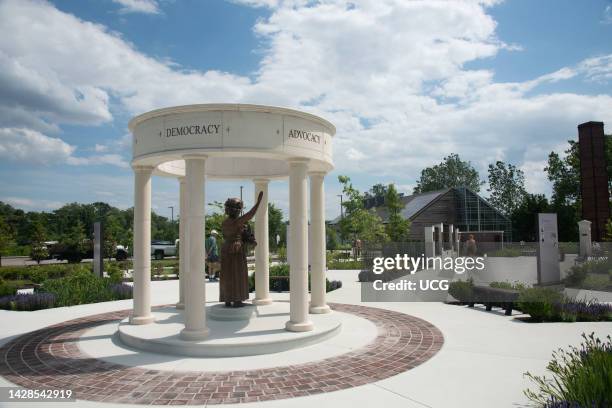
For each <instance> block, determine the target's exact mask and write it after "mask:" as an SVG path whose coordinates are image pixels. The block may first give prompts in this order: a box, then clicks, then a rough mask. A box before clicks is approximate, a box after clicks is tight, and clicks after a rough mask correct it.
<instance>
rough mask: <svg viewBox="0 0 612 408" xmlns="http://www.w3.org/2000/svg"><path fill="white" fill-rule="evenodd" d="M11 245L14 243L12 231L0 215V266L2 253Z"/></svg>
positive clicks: (0, 264)
mask: <svg viewBox="0 0 612 408" xmlns="http://www.w3.org/2000/svg"><path fill="white" fill-rule="evenodd" d="M13 245H15V242H14V236H13V231H12V229H11V227H10V225H9V224H8V223H7V222H6V221H5V220H4V217H3V216H2V215H0V266H2V255H3V254H5V253H6V251H7V250H8V249H9V248H10V247H11V246H13Z"/></svg>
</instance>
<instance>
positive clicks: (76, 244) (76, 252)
mask: <svg viewBox="0 0 612 408" xmlns="http://www.w3.org/2000/svg"><path fill="white" fill-rule="evenodd" d="M61 245H62V247H63V248H64V253H65V257H66V259H67V260H68V262H81V260H82V259H83V256H85V253H86V252H87V235H85V226H84V225H83V222H82V221H81V220H77V221H76V222H75V223H74V225H73V226H72V228H70V230H69V231H68V234H66V235H65V236H64V237H63V240H62V241H61Z"/></svg>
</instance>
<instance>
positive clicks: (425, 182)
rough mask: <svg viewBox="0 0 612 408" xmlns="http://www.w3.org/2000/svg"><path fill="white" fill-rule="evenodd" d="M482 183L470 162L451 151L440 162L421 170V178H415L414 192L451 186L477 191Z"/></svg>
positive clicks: (424, 191)
mask: <svg viewBox="0 0 612 408" xmlns="http://www.w3.org/2000/svg"><path fill="white" fill-rule="evenodd" d="M482 184H483V182H482V181H480V176H479V175H478V171H476V169H475V168H474V167H472V164H471V163H470V162H467V161H463V160H461V159H460V158H459V155H458V154H456V153H452V154H450V155H449V156H446V157H445V158H444V160H443V161H442V162H441V163H440V164H436V165H435V166H433V167H427V168H425V169H423V170H422V171H421V178H420V179H419V180H417V186H416V187H415V188H414V193H415V194H418V193H426V192H428V191H436V190H442V189H445V188H452V187H467V188H469V189H470V190H472V191H475V192H478V191H480V186H481V185H482Z"/></svg>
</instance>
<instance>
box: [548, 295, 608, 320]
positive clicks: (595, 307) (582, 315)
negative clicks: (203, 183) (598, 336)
mask: <svg viewBox="0 0 612 408" xmlns="http://www.w3.org/2000/svg"><path fill="white" fill-rule="evenodd" d="M555 307H556V308H557V309H558V310H559V314H560V315H561V319H562V320H563V321H581V322H597V321H608V320H611V319H612V305H610V304H607V303H598V302H597V301H594V300H589V301H586V300H571V299H566V300H565V301H564V302H562V303H559V304H557V305H555Z"/></svg>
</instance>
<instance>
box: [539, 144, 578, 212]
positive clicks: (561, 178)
mask: <svg viewBox="0 0 612 408" xmlns="http://www.w3.org/2000/svg"><path fill="white" fill-rule="evenodd" d="M568 143H569V145H570V146H569V148H568V149H567V150H565V155H564V157H561V156H560V155H559V154H558V153H557V152H550V154H549V155H548V165H547V166H546V167H545V168H544V171H545V172H546V173H547V176H548V180H550V181H551V182H552V183H553V186H552V187H553V191H552V202H553V203H554V204H556V205H562V204H565V205H573V204H575V203H576V202H577V201H578V200H580V152H579V145H578V142H575V141H573V140H568Z"/></svg>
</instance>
